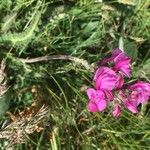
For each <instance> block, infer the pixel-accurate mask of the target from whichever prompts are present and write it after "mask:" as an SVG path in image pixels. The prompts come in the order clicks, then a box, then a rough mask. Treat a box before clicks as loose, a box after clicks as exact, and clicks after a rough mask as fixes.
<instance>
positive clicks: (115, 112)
mask: <svg viewBox="0 0 150 150" xmlns="http://www.w3.org/2000/svg"><path fill="white" fill-rule="evenodd" d="M112 115H113V117H119V116H120V115H121V107H120V105H118V104H117V105H116V106H115V107H114V109H113V111H112Z"/></svg>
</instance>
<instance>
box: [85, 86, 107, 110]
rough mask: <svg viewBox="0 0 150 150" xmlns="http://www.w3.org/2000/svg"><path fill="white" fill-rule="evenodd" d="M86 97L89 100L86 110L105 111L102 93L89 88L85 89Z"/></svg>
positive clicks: (105, 104)
mask: <svg viewBox="0 0 150 150" xmlns="http://www.w3.org/2000/svg"><path fill="white" fill-rule="evenodd" d="M87 95H88V98H89V103H88V110H89V111H90V112H98V111H104V110H105V109H106V106H107V102H106V100H105V94H104V93H103V92H102V91H100V90H95V89H93V88H89V89H87Z"/></svg>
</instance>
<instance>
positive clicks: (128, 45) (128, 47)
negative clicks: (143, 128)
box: [124, 39, 138, 61]
mask: <svg viewBox="0 0 150 150" xmlns="http://www.w3.org/2000/svg"><path fill="white" fill-rule="evenodd" d="M124 51H125V52H126V53H127V54H128V55H129V56H130V57H131V58H132V60H134V61H136V59H137V55H138V51H137V45H136V44H135V43H134V42H130V41H129V40H127V39H124Z"/></svg>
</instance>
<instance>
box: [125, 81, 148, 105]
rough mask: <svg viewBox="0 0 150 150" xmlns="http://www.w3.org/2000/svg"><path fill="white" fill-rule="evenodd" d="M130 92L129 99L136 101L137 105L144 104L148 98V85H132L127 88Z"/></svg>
mask: <svg viewBox="0 0 150 150" xmlns="http://www.w3.org/2000/svg"><path fill="white" fill-rule="evenodd" d="M128 89H130V90H132V93H131V99H132V100H136V101H137V103H138V104H140V103H142V104H143V103H145V102H147V101H148V100H149V97H150V83H146V82H142V81H139V82H137V83H135V84H133V85H130V86H128Z"/></svg>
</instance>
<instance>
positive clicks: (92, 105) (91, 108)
mask: <svg viewBox="0 0 150 150" xmlns="http://www.w3.org/2000/svg"><path fill="white" fill-rule="evenodd" d="M88 110H89V111H90V112H98V108H97V105H96V104H95V103H93V102H91V101H90V102H89V103H88Z"/></svg>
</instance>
